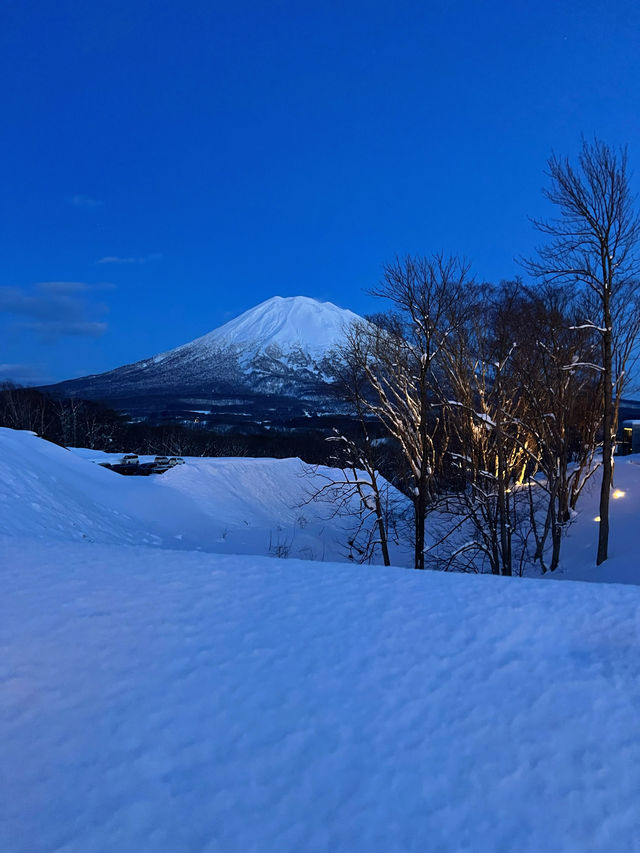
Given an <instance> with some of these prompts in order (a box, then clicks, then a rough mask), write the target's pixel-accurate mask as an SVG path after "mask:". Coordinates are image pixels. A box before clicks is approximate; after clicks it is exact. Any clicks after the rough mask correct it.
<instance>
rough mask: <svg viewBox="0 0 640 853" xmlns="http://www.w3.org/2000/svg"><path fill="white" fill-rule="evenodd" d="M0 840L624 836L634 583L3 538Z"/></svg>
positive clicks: (635, 716)
mask: <svg viewBox="0 0 640 853" xmlns="http://www.w3.org/2000/svg"><path fill="white" fill-rule="evenodd" d="M2 547H3V549H4V553H5V558H6V565H7V568H5V570H4V572H3V594H2V598H1V602H2V604H1V605H0V607H1V608H2V611H3V612H2V619H1V620H0V626H1V627H0V643H1V645H2V658H1V667H2V682H1V684H2V694H1V695H2V707H1V717H0V721H1V726H2V732H3V758H2V781H1V794H2V795H1V796H0V849H2V850H3V851H7V853H27V851H28V853H40V851H42V853H45V851H46V853H49V852H50V851H54V850H56V851H64V853H98V851H99V852H100V853H111V851H120V853H125V851H126V853H128V851H131V853H133V851H141V850H143V851H146V852H147V853H156V851H158V853H159V851H162V853H165V851H166V853H173V852H174V851H224V853H236V851H237V853H247V851H260V853H263V851H264V853H266V851H269V853H271V851H273V853H288V851H291V853H294V852H295V853H298V851H301V850H304V851H309V853H311V852H312V851H349V853H355V851H363V853H364V851H366V853H370V851H392V852H393V853H398V851H463V850H468V851H474V853H484V851H504V853H511V851H518V853H525V851H531V853H540V851H585V850H589V851H611V853H613V852H614V851H632V850H639V849H640V834H639V833H640V814H639V813H638V808H637V804H638V796H639V795H640V714H639V713H638V711H639V709H640V637H639V633H638V632H639V629H640V590H639V589H637V588H636V587H633V586H627V587H622V586H616V585H599V584H582V583H562V584H557V583H546V582H544V581H534V580H507V579H501V578H492V577H483V576H461V575H443V574H435V573H427V574H423V573H415V572H411V571H407V570H400V569H383V568H379V567H376V568H371V567H345V566H338V565H327V564H318V563H311V562H300V561H290V560H289V561H280V560H272V559H267V558H259V557H245V558H238V557H223V556H219V555H205V554H188V553H176V552H169V551H166V552H159V551H157V550H152V549H149V548H146V549H145V548H137V549H129V548H123V547H118V546H105V545H98V544H94V545H91V544H70V543H62V542H56V543H50V545H49V546H48V547H47V548H44V547H43V544H42V543H39V542H27V543H24V542H15V541H6V540H5V541H4V542H3V543H2Z"/></svg>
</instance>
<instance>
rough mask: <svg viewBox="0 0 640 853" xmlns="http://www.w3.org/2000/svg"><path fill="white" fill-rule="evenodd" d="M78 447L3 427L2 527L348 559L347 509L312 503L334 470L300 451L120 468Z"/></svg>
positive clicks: (16, 532)
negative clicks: (162, 467) (336, 512)
mask: <svg viewBox="0 0 640 853" xmlns="http://www.w3.org/2000/svg"><path fill="white" fill-rule="evenodd" d="M84 455H85V452H80V453H79V454H77V453H74V452H71V451H68V450H65V449H64V448H62V447H58V446H57V445H55V444H51V443H50V442H47V441H44V440H43V439H40V438H37V437H36V436H35V435H33V434H32V433H28V432H19V431H15V430H10V429H5V428H0V535H2V534H4V535H7V536H23V537H37V538H39V539H46V540H54V539H55V540H60V541H90V542H102V543H112V544H116V543H117V544H129V545H134V544H145V545H149V546H152V547H154V548H169V549H174V550H199V551H209V552H216V553H222V554H261V555H269V554H272V555H289V556H291V557H300V558H305V559H316V560H322V559H325V560H346V559H347V553H348V544H347V543H348V540H349V539H350V538H351V535H350V534H351V531H352V530H353V528H354V520H353V518H346V517H333V507H330V506H327V504H319V503H309V497H310V495H311V494H313V493H314V491H317V489H318V488H319V487H320V486H322V485H324V484H325V483H326V478H327V477H335V476H336V474H337V473H338V472H335V471H331V470H330V469H325V468H318V469H313V470H311V469H310V468H309V466H307V465H305V464H304V463H303V462H301V461H300V459H245V458H230V459H209V460H203V459H189V460H187V463H186V464H185V465H181V466H179V467H177V468H173V469H171V470H170V471H167V473H165V474H163V475H162V476H151V477H122V476H120V475H119V474H115V473H114V472H113V471H109V470H107V469H105V468H101V467H100V466H98V465H96V464H93V462H91V461H89V460H87V459H86V458H83V456H84ZM88 455H89V457H90V458H103V457H105V456H106V454H101V453H99V452H95V451H90V452H89V454H88ZM398 497H399V496H398ZM395 556H396V560H397V561H402V560H404V559H406V555H404V554H402V553H401V552H400V551H396V553H395Z"/></svg>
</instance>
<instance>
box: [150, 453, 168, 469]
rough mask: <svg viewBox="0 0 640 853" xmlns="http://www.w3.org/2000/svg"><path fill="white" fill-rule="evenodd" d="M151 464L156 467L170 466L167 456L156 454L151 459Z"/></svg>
mask: <svg viewBox="0 0 640 853" xmlns="http://www.w3.org/2000/svg"><path fill="white" fill-rule="evenodd" d="M153 464H154V466H155V467H156V468H170V467H171V463H170V462H169V457H168V456H156V458H155V459H154V460H153Z"/></svg>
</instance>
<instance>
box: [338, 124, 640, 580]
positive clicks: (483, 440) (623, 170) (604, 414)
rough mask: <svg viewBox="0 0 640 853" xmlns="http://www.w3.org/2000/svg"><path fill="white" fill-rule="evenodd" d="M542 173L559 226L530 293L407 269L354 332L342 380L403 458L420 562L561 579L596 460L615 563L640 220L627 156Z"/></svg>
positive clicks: (432, 260)
mask: <svg viewBox="0 0 640 853" xmlns="http://www.w3.org/2000/svg"><path fill="white" fill-rule="evenodd" d="M548 178H549V187H548V189H547V190H546V195H547V197H548V199H549V200H550V201H551V202H552V203H553V204H554V205H555V211H556V213H557V216H556V218H555V219H551V220H548V221H544V222H536V223H535V224H536V226H537V227H538V229H539V230H540V231H541V232H542V233H543V234H544V235H545V236H546V238H547V239H546V242H545V243H544V245H543V246H542V247H541V248H540V249H539V250H538V254H537V256H536V257H535V258H534V259H533V260H529V261H526V262H525V268H526V269H527V270H528V272H529V273H530V274H531V277H532V283H531V284H524V283H523V282H522V281H520V280H518V281H513V282H506V283H502V284H501V285H499V286H491V285H487V284H485V283H480V282H477V281H475V280H474V279H473V278H472V277H471V274H470V271H469V265H468V264H467V263H466V262H465V261H463V260H460V259H458V258H455V257H453V258H446V257H444V256H443V255H435V256H431V257H407V258H404V259H398V260H396V261H395V262H394V263H392V264H390V265H388V266H387V267H386V268H385V269H384V273H383V277H382V281H381V283H380V285H379V286H378V287H377V288H376V289H375V290H374V291H373V293H374V295H376V296H378V297H380V298H381V299H382V300H384V301H385V303H386V310H385V312H384V313H383V314H380V315H376V316H375V317H372V318H370V321H369V322H366V323H361V324H358V325H356V326H354V327H352V328H351V329H350V330H349V331H348V333H347V338H346V341H345V343H344V346H343V348H342V353H341V356H342V361H343V363H344V364H345V365H346V367H345V368H344V369H342V371H341V374H340V376H339V378H340V380H341V382H342V385H343V387H344V388H345V392H346V394H347V396H348V397H349V398H350V399H351V401H352V402H353V403H354V404H355V407H356V411H357V413H358V415H359V417H360V420H361V423H362V424H363V427H364V426H366V424H367V423H373V422H376V423H378V424H379V425H381V426H382V427H383V428H384V431H385V433H386V435H387V436H388V437H389V441H390V442H391V443H392V444H393V446H394V447H395V449H396V451H397V454H398V456H399V458H400V459H401V461H402V470H403V472H404V481H401V480H396V482H398V484H399V486H400V488H402V489H403V491H404V493H405V494H406V495H407V496H408V497H409V499H410V501H411V504H412V507H413V524H412V529H413V545H414V564H415V567H416V568H425V566H427V565H434V566H436V565H438V566H443V565H444V566H445V567H455V568H458V569H466V570H476V571H477V570H487V569H488V570H490V571H491V572H493V573H495V574H505V575H511V574H514V573H519V572H521V571H522V570H523V568H524V567H525V566H526V565H527V564H531V563H532V562H537V563H538V564H539V565H540V567H541V569H542V571H547V570H551V571H552V570H554V569H555V568H556V567H557V565H558V562H559V559H560V549H561V542H562V536H563V531H564V530H565V529H566V526H567V524H568V523H569V522H570V520H571V518H572V514H573V511H574V510H575V507H576V504H577V501H578V498H579V496H580V494H581V492H582V491H583V489H584V486H585V484H586V483H587V482H588V480H589V479H590V478H591V477H592V475H593V473H594V471H595V470H597V468H598V467H600V466H601V467H602V487H601V498H600V531H599V544H598V554H597V562H598V563H601V562H602V561H603V560H604V559H606V556H607V541H608V533H609V526H608V517H609V493H610V490H611V486H612V476H613V450H614V447H615V432H616V426H617V413H618V407H619V403H620V397H621V394H622V392H623V389H624V388H625V384H626V383H627V381H628V376H629V371H630V368H631V366H632V363H633V362H634V359H635V356H636V343H637V340H638V332H639V330H640V300H639V298H638V289H637V283H638V273H639V272H640V266H639V263H638V256H637V251H636V250H637V246H638V242H639V237H640V224H639V220H638V217H637V214H636V212H635V209H634V205H633V198H632V196H631V193H630V189H629V176H628V171H627V159H626V153H625V152H624V151H615V150H613V149H611V148H609V147H608V146H606V145H604V144H603V143H601V142H599V141H597V140H596V141H595V142H587V141H583V145H582V152H581V155H580V157H579V160H578V163H577V165H576V166H575V167H574V166H573V165H572V164H571V163H570V162H569V161H567V160H566V159H560V158H557V157H552V158H551V159H550V161H549V171H548ZM365 435H366V433H365ZM367 446H368V443H367V441H366V440H365V442H364V445H363V447H364V451H362V452H361V457H362V455H363V454H364V456H366V450H367ZM364 467H365V466H364V465H363V459H362V458H360V468H364ZM369 467H371V466H369ZM380 524H381V525H382V521H381V522H380Z"/></svg>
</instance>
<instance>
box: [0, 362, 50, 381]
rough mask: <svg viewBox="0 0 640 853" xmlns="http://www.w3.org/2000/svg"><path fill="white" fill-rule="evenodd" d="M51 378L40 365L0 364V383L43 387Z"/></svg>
mask: <svg viewBox="0 0 640 853" xmlns="http://www.w3.org/2000/svg"><path fill="white" fill-rule="evenodd" d="M50 380H51V376H50V375H49V374H48V373H47V370H46V368H45V367H43V365H41V364H21V363H16V362H13V363H12V362H4V363H0V382H13V383H14V384H16V385H44V384H45V383H46V382H49V381H50Z"/></svg>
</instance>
